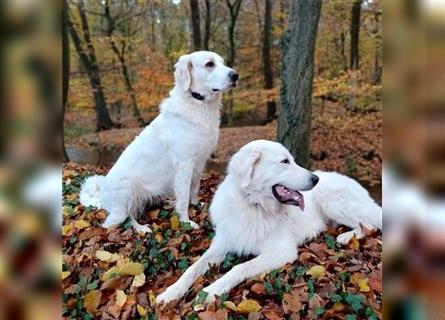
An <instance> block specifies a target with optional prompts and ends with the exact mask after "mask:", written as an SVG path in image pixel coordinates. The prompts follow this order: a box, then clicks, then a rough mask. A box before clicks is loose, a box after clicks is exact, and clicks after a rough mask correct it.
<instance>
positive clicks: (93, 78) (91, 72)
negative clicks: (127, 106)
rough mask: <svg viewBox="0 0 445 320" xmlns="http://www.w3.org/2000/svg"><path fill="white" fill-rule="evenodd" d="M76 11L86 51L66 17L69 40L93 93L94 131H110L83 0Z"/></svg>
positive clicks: (108, 117) (111, 123)
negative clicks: (72, 44)
mask: <svg viewBox="0 0 445 320" xmlns="http://www.w3.org/2000/svg"><path fill="white" fill-rule="evenodd" d="M78 11H79V16H80V19H81V23H82V31H83V38H84V39H85V44H86V47H87V50H84V49H83V47H84V46H83V44H82V43H81V40H80V37H79V35H78V34H77V31H76V29H75V28H74V26H73V24H72V22H71V20H70V19H69V15H67V18H68V19H67V22H68V25H69V28H68V30H69V33H70V36H71V40H72V41H73V43H74V46H75V48H76V51H77V54H78V55H79V57H80V61H81V63H82V65H83V67H84V68H85V70H86V72H87V75H88V79H89V82H90V86H91V89H92V90H93V93H94V106H95V110H96V115H97V116H96V131H101V130H107V129H111V128H113V127H114V124H113V122H112V121H111V118H110V114H109V113H108V109H107V103H106V101H105V95H104V92H103V88H102V83H101V78H100V73H99V66H98V64H97V58H96V53H95V50H94V46H93V44H92V42H91V39H90V31H89V27H88V21H87V17H86V15H85V9H84V4H83V0H79V1H78Z"/></svg>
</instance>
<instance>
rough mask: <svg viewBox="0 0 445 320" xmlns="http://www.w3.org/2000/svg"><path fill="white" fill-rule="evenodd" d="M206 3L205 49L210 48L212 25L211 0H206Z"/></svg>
mask: <svg viewBox="0 0 445 320" xmlns="http://www.w3.org/2000/svg"><path fill="white" fill-rule="evenodd" d="M205 5H206V16H205V24H204V50H209V42H210V27H211V23H212V15H211V4H210V0H205Z"/></svg>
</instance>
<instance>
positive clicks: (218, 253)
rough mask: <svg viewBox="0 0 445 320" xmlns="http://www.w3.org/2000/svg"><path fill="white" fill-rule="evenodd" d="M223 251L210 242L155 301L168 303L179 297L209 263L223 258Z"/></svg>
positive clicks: (217, 262)
mask: <svg viewBox="0 0 445 320" xmlns="http://www.w3.org/2000/svg"><path fill="white" fill-rule="evenodd" d="M225 253H226V252H225V250H224V249H222V248H219V247H217V246H215V245H214V244H213V243H212V245H211V246H210V248H209V249H208V250H207V251H206V252H205V253H204V254H203V255H202V257H201V258H199V259H198V261H196V262H195V263H194V264H192V265H191V266H190V268H188V269H187V270H186V271H185V272H184V274H183V275H182V276H181V277H180V278H179V280H178V281H176V282H175V283H174V284H172V285H171V286H170V287H168V288H167V289H166V290H165V291H164V292H163V293H162V294H161V295H159V296H158V297H157V298H156V302H157V303H168V302H170V301H172V300H176V299H180V298H181V297H182V296H183V295H184V294H185V293H186V292H187V290H188V289H189V288H190V287H191V286H192V285H193V283H194V282H195V280H196V279H198V277H199V276H202V275H203V274H204V273H206V271H207V270H208V269H209V265H210V264H220V263H221V262H222V261H223V260H224V256H225Z"/></svg>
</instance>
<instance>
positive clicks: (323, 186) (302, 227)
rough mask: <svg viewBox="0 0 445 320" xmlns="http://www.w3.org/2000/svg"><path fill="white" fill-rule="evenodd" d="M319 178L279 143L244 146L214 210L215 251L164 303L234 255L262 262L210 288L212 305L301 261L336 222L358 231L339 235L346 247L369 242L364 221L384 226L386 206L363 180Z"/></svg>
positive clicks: (333, 175)
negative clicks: (305, 249)
mask: <svg viewBox="0 0 445 320" xmlns="http://www.w3.org/2000/svg"><path fill="white" fill-rule="evenodd" d="M315 173H316V174H314V173H311V172H309V171H308V170H306V169H304V168H302V167H299V166H298V165H297V164H295V162H294V159H293V158H292V156H291V154H290V153H289V152H288V150H287V149H286V148H284V147H283V146H282V145H281V144H279V143H276V142H271V141H266V140H257V141H253V142H250V143H248V144H246V145H245V146H244V147H242V148H241V150H239V151H238V152H237V153H236V154H235V155H234V156H233V157H232V160H231V161H230V164H229V167H228V174H227V176H226V178H225V179H224V181H223V182H222V183H221V185H220V186H219V187H218V190H217V191H216V193H215V196H214V198H213V202H212V204H211V206H210V215H211V219H212V221H213V223H214V225H215V228H216V233H215V237H214V239H213V241H212V243H211V245H210V248H209V249H208V250H207V251H206V252H205V253H204V255H203V256H202V257H201V258H200V259H198V261H196V263H194V264H193V265H192V266H191V267H190V268H188V269H187V270H186V271H185V273H184V274H183V275H182V276H181V278H180V279H179V280H178V281H177V282H176V283H174V284H173V285H171V286H170V287H169V288H167V290H165V292H164V293H162V294H161V295H159V296H158V297H157V302H158V303H164V302H169V301H171V300H175V299H179V298H181V297H182V296H183V295H184V294H185V293H186V292H187V290H188V289H189V288H190V287H191V286H192V284H193V282H194V281H195V280H196V279H197V278H198V277H199V276H201V275H203V274H204V273H205V272H206V271H207V269H208V268H209V264H219V263H221V262H222V261H223V260H224V256H225V255H226V253H228V252H232V253H236V254H238V255H250V254H253V255H256V256H257V257H256V258H254V259H252V260H250V261H247V262H245V263H242V264H240V265H237V266H235V267H233V269H232V270H230V271H229V272H228V273H227V274H225V275H224V276H222V277H221V278H220V279H218V280H217V281H216V282H214V283H213V284H211V285H210V286H208V287H206V288H204V289H203V290H204V291H205V292H207V293H208V295H207V301H208V302H210V301H213V300H214V299H215V296H216V295H218V296H220V295H221V294H222V293H224V292H229V291H230V290H231V289H232V288H233V287H235V286H236V285H238V284H239V283H241V282H242V281H244V280H246V279H247V278H250V277H255V276H257V275H259V274H261V273H263V272H268V271H271V270H273V269H277V268H280V267H282V266H283V265H285V264H286V263H291V262H293V261H294V260H295V259H296V258H297V255H298V254H297V247H298V246H299V245H301V244H303V243H304V242H305V241H306V240H308V239H311V238H313V237H315V236H317V235H318V234H319V233H320V232H321V231H323V230H325V229H326V226H327V222H328V221H329V220H333V221H334V222H337V223H340V224H344V225H347V226H349V227H351V228H353V230H352V231H349V232H346V233H343V234H341V235H339V236H338V238H337V241H339V242H341V243H347V242H348V241H349V240H350V239H351V238H352V236H353V235H355V237H356V238H361V237H363V236H364V234H363V233H362V231H361V227H360V224H362V225H364V226H365V227H367V228H370V229H372V228H378V229H381V218H382V210H381V208H380V207H379V206H378V205H377V204H376V203H375V202H374V201H373V200H372V199H371V198H370V196H369V194H368V192H367V191H366V190H365V189H364V188H363V187H361V186H360V185H359V184H358V183H357V182H356V181H354V180H352V179H350V178H348V177H346V176H343V175H340V174H338V173H334V172H321V171H316V172H315ZM309 190H311V191H309Z"/></svg>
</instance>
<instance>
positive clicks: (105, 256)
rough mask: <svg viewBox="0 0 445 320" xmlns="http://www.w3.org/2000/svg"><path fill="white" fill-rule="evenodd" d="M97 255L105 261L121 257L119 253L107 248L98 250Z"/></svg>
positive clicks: (113, 260)
mask: <svg viewBox="0 0 445 320" xmlns="http://www.w3.org/2000/svg"><path fill="white" fill-rule="evenodd" d="M95 256H96V258H97V259H99V260H100V261H104V262H115V261H117V259H118V258H119V256H118V255H117V254H114V253H111V252H108V251H105V250H97V251H96V254H95Z"/></svg>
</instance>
